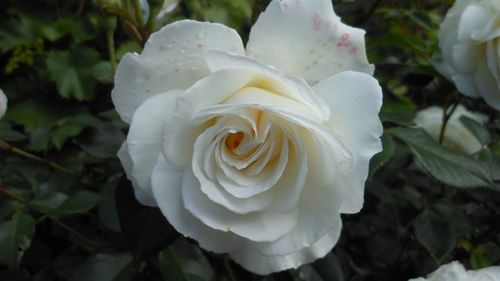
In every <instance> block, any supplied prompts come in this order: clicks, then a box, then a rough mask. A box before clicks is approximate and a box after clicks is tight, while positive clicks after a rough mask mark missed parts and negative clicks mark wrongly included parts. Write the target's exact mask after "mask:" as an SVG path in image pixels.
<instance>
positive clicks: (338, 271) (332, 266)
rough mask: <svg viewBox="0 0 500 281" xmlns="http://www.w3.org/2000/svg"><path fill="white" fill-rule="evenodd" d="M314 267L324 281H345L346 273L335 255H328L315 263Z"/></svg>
mask: <svg viewBox="0 0 500 281" xmlns="http://www.w3.org/2000/svg"><path fill="white" fill-rule="evenodd" d="M312 267H313V268H314V269H315V270H316V273H317V274H318V275H319V276H320V277H321V279H322V280H324V281H344V280H345V278H344V273H343V272H342V267H341V266H340V263H339V261H338V260H337V257H336V256H335V254H333V253H331V252H330V253H329V254H327V255H326V256H325V257H324V258H322V259H319V260H317V261H315V262H314V263H313V264H312Z"/></svg>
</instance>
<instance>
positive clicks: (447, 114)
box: [439, 102, 458, 144]
mask: <svg viewBox="0 0 500 281" xmlns="http://www.w3.org/2000/svg"><path fill="white" fill-rule="evenodd" d="M457 107H458V102H457V103H455V104H454V105H453V107H452V108H451V110H448V109H449V106H448V105H444V106H443V123H442V124H441V130H440V131H439V144H443V140H444V133H445V131H446V125H448V121H450V118H451V116H452V115H453V113H454V112H455V110H456V109H457Z"/></svg>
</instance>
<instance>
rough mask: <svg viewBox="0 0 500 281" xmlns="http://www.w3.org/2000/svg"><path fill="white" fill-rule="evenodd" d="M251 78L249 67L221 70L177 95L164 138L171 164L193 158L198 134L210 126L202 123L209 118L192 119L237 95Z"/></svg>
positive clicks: (184, 165)
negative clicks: (244, 69) (240, 69)
mask: <svg viewBox="0 0 500 281" xmlns="http://www.w3.org/2000/svg"><path fill="white" fill-rule="evenodd" d="M251 78H252V73H250V72H249V71H234V70H232V71H228V70H223V71H218V72H215V73H213V74H212V75H210V76H208V77H206V78H204V79H202V80H200V81H198V82H197V83H195V84H194V85H193V86H192V87H191V88H189V89H188V90H187V91H186V92H184V94H182V95H181V96H180V97H179V98H178V99H177V106H176V108H175V111H174V113H173V115H172V116H171V117H170V118H169V119H168V120H167V121H166V122H165V125H164V130H163V132H164V135H163V138H162V152H163V154H164V155H165V158H166V159H167V161H169V163H170V164H172V165H174V166H175V167H178V168H182V167H186V166H188V165H189V163H190V162H191V158H192V155H193V145H194V142H195V140H196V137H197V136H198V135H200V133H201V132H203V131H204V129H205V128H206V127H203V126H202V125H203V123H204V122H205V121H206V120H192V119H193V118H194V117H195V114H197V113H198V111H200V110H201V109H204V108H207V107H209V106H210V105H214V104H219V103H221V102H222V101H224V100H225V99H227V98H228V97H230V96H231V95H234V94H235V93H237V92H238V91H239V90H240V89H241V88H242V87H243V86H244V85H246V84H247V83H248V82H249V81H250V80H251ZM200 126H201V127H200Z"/></svg>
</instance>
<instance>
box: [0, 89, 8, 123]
mask: <svg viewBox="0 0 500 281" xmlns="http://www.w3.org/2000/svg"><path fill="white" fill-rule="evenodd" d="M7 102H8V99H7V96H6V95H5V94H4V92H3V91H2V89H0V119H2V117H3V116H4V115H5V112H6V111H7Z"/></svg>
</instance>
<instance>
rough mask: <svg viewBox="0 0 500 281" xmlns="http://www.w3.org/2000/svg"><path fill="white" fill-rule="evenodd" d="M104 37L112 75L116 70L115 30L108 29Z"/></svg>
mask: <svg viewBox="0 0 500 281" xmlns="http://www.w3.org/2000/svg"><path fill="white" fill-rule="evenodd" d="M106 37H107V40H108V54H109V61H110V62H111V70H112V71H113V75H114V74H115V72H116V50H115V32H114V30H108V31H107V33H106Z"/></svg>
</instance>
